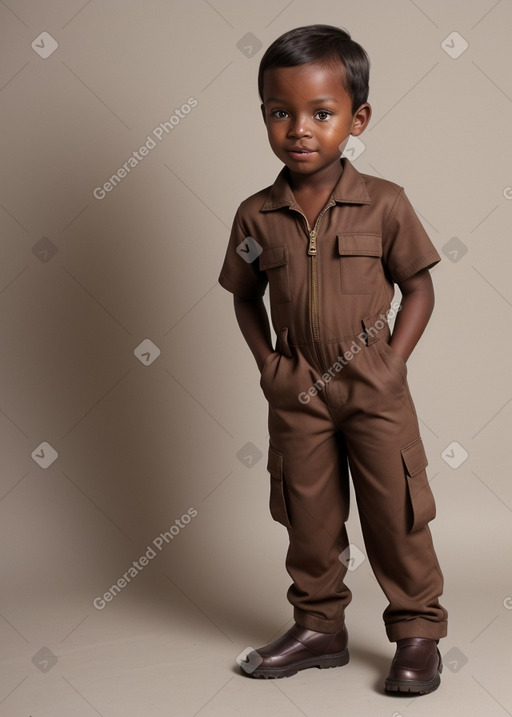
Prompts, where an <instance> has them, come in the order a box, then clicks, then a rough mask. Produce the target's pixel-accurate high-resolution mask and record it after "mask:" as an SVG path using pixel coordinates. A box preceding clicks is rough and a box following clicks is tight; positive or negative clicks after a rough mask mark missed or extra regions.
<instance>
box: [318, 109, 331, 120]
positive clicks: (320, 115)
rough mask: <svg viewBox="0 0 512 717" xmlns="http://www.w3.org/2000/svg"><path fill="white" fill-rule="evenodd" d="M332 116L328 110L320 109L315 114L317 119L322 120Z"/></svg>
mask: <svg viewBox="0 0 512 717" xmlns="http://www.w3.org/2000/svg"><path fill="white" fill-rule="evenodd" d="M330 116H331V113H330V112H327V111H326V110H319V111H318V112H317V113H316V115H315V117H316V118H317V119H319V120H320V121H321V122H325V120H328V119H329V117H330Z"/></svg>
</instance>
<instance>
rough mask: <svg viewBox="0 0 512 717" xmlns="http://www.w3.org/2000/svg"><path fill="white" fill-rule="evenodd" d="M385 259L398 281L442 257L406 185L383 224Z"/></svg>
mask: <svg viewBox="0 0 512 717" xmlns="http://www.w3.org/2000/svg"><path fill="white" fill-rule="evenodd" d="M382 259H383V262H384V266H385V267H386V270H387V271H388V273H389V276H390V277H391V279H392V280H393V281H394V282H396V283H397V284H399V283H400V282H401V281H405V280H406V279H409V278H410V277H411V276H414V274H416V273H417V272H418V271H421V270H422V269H430V268H431V267H433V266H434V265H435V264H437V263H438V262H439V261H441V257H440V256H439V253H438V252H437V249H436V248H435V246H434V245H433V243H432V241H431V240H430V237H429V236H428V234H427V232H426V231H425V229H424V228H423V225H422V224H421V222H420V220H419V218H418V216H417V214H416V212H415V211H414V209H413V208H412V205H411V203H410V201H409V199H408V198H407V196H406V194H405V192H404V190H403V189H401V190H400V192H399V194H398V196H397V199H396V201H395V203H394V205H393V208H392V209H391V212H390V214H389V217H388V219H387V221H386V224H385V226H384V230H383V236H382Z"/></svg>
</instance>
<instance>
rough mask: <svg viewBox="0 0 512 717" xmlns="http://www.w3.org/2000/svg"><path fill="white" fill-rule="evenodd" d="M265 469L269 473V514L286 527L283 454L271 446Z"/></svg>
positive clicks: (287, 523)
mask: <svg viewBox="0 0 512 717" xmlns="http://www.w3.org/2000/svg"><path fill="white" fill-rule="evenodd" d="M267 470H268V472H269V473H270V501H269V507H270V514H271V516H272V517H273V519H274V520H276V521H277V522H278V523H281V524H282V525H284V526H285V527H286V528H288V527H289V526H290V517H289V514H288V508H287V506H286V495H285V484H284V471H283V454H282V453H279V451H276V450H275V448H273V447H272V446H270V448H269V450H268V464H267Z"/></svg>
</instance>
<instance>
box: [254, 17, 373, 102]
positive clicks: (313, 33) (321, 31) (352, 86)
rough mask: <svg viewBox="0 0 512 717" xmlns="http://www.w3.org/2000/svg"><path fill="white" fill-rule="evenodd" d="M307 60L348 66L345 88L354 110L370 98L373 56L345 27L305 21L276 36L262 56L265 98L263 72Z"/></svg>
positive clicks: (259, 72)
mask: <svg viewBox="0 0 512 717" xmlns="http://www.w3.org/2000/svg"><path fill="white" fill-rule="evenodd" d="M307 62H318V63H325V64H332V63H333V62H335V63H336V62H340V63H341V64H342V65H343V66H344V67H345V77H346V81H345V82H344V86H345V89H346V90H347V92H348V94H349V95H350V97H351V99H352V112H355V111H356V110H357V109H358V107H360V106H361V105H362V104H364V103H365V102H367V101H368V92H369V80H370V60H369V57H368V55H367V54H366V51H365V50H364V49H363V48H362V47H361V45H359V44H358V43H357V42H354V40H352V38H351V37H350V34H349V33H348V32H347V31H346V30H342V29H341V28H339V27H334V26H333V25H305V26H303V27H297V28H295V29H294V30H289V31H288V32H285V33H284V35H281V36H280V37H278V38H277V40H274V42H273V43H272V44H271V45H270V46H269V47H268V49H267V50H266V52H265V54H264V55H263V57H262V58H261V62H260V67H259V71H258V90H259V93H260V97H261V101H262V102H263V75H264V73H265V70H268V69H270V68H272V67H294V66H296V65H305V64H306V63H307Z"/></svg>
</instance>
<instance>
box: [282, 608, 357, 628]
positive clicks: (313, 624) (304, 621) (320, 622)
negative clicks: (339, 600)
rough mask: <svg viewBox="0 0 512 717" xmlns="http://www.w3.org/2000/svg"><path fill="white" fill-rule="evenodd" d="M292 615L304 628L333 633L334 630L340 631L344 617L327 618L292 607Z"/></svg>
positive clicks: (343, 623)
mask: <svg viewBox="0 0 512 717" xmlns="http://www.w3.org/2000/svg"><path fill="white" fill-rule="evenodd" d="M293 617H294V620H295V622H296V623H297V624H298V625H300V626H301V627H305V628H306V630H314V631H315V632H325V633H328V634H333V633H335V632H341V630H343V626H344V625H345V618H343V617H340V618H336V619H334V620H327V619H325V618H323V617H318V616H317V615H312V614H311V613H309V612H304V610H300V609H299V608H294V609H293Z"/></svg>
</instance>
